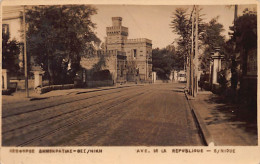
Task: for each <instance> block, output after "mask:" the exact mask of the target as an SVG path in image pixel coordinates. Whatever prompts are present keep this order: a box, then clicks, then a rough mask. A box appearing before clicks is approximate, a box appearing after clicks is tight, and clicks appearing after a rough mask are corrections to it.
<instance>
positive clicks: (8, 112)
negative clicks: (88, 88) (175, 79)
mask: <svg viewBox="0 0 260 164" xmlns="http://www.w3.org/2000/svg"><path fill="white" fill-rule="evenodd" d="M183 87H184V85H183V84H177V83H173V84H154V85H144V86H131V87H125V88H118V89H111V90H104V91H97V92H90V93H86V92H84V90H82V92H78V93H77V94H76V95H65V96H59V97H53V98H50V99H43V100H35V101H30V102H24V103H15V104H8V105H3V113H2V125H3V126H2V142H3V146H83V145H85V146H92V145H93V146H110V145H113V146H141V145H142V146H177V145H178V146H186V145H189V146H193V145H202V143H201V139H200V137H199V135H198V130H197V128H196V126H195V124H194V120H193V117H192V115H191V112H190V109H189V106H188V104H187V100H186V99H185V97H184V93H183Z"/></svg>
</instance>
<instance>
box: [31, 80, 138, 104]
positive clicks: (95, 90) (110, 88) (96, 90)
mask: <svg viewBox="0 0 260 164" xmlns="http://www.w3.org/2000/svg"><path fill="white" fill-rule="evenodd" d="M134 86H142V85H140V84H139V85H134ZM127 87H131V86H130V85H127V86H117V87H109V88H96V89H93V90H90V91H82V92H77V93H75V95H79V94H84V93H91V92H99V91H105V90H112V89H119V88H127ZM86 89H88V88H86ZM53 91H58V90H53ZM42 95H44V94H42ZM65 95H67V94H65ZM58 96H61V95H53V96H49V97H48V96H47V97H32V98H29V100H30V101H33V100H41V99H46V98H50V97H58Z"/></svg>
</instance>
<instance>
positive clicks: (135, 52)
mask: <svg viewBox="0 0 260 164" xmlns="http://www.w3.org/2000/svg"><path fill="white" fill-rule="evenodd" d="M134 58H136V49H134Z"/></svg>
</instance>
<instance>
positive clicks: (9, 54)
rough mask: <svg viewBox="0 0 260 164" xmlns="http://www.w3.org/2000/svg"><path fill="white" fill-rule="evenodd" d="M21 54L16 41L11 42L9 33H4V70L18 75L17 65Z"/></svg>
mask: <svg viewBox="0 0 260 164" xmlns="http://www.w3.org/2000/svg"><path fill="white" fill-rule="evenodd" d="M19 53H20V48H19V43H18V42H17V41H16V40H10V34H9V32H7V33H4V32H3V31H2V62H3V65H2V68H3V69H7V70H8V71H10V72H11V73H14V74H17V73H18V71H19V65H18V63H17V60H18V56H19Z"/></svg>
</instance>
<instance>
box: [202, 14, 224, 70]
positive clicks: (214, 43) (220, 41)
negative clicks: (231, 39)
mask: <svg viewBox="0 0 260 164" xmlns="http://www.w3.org/2000/svg"><path fill="white" fill-rule="evenodd" d="M204 29H205V31H204V32H203V33H202V39H201V41H202V44H203V45H204V46H205V49H204V53H203V55H202V58H201V69H202V70H204V71H209V63H210V56H211V52H214V50H215V48H216V47H219V48H220V52H221V54H223V46H224V44H225V38H224V36H223V35H222V34H221V32H223V31H224V28H223V25H222V24H220V23H218V17H215V18H213V19H211V20H210V21H209V23H206V24H205V26H204Z"/></svg>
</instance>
